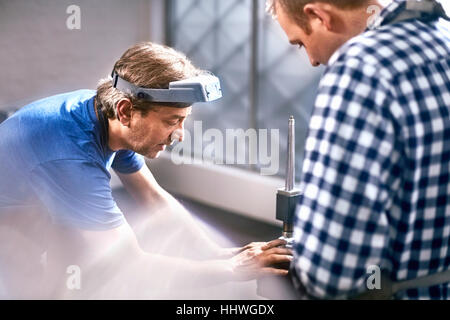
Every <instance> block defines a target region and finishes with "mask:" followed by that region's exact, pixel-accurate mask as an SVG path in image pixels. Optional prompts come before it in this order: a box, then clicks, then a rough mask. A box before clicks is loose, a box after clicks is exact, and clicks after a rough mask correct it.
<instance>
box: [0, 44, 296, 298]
mask: <svg viewBox="0 0 450 320" xmlns="http://www.w3.org/2000/svg"><path fill="white" fill-rule="evenodd" d="M198 77H200V78H201V79H206V80H207V81H209V80H211V76H210V75H202V72H201V71H200V70H198V69H197V68H195V67H194V66H193V65H192V64H191V62H190V61H189V60H188V59H187V58H186V57H185V56H184V55H183V54H181V53H179V52H176V51H175V50H173V49H171V48H168V47H165V46H161V45H157V44H153V43H140V44H137V45H135V46H133V47H131V48H130V49H128V50H127V51H126V52H125V53H124V55H123V56H122V57H121V58H120V59H119V60H118V61H117V62H116V64H115V66H114V72H113V75H112V79H111V78H108V79H106V80H103V81H101V83H100V84H99V86H98V88H97V90H96V91H92V90H80V91H75V92H70V93H65V94H61V95H57V96H53V97H50V98H46V99H43V100H40V101H37V102H34V103H32V104H30V105H28V106H26V107H24V108H22V109H21V110H19V111H18V112H17V113H16V114H14V115H13V116H12V117H10V118H9V119H8V120H6V121H5V122H3V123H2V124H1V126H0V137H1V139H0V220H1V222H0V228H1V230H2V231H1V232H0V238H1V241H0V249H1V250H0V254H1V255H2V256H1V257H2V258H1V259H0V261H1V262H2V265H1V266H0V270H1V272H2V275H3V276H4V282H6V283H7V285H8V286H9V293H10V296H9V297H12V298H14V297H31V298H34V297H61V296H65V294H66V293H67V290H68V289H70V288H72V287H73V286H72V287H71V286H67V281H66V280H68V279H67V278H68V274H67V273H66V272H68V271H67V270H69V271H70V270H72V269H73V270H79V271H80V272H82V273H83V277H82V279H81V280H82V283H83V288H84V290H81V291H79V292H77V293H78V294H80V295H81V296H82V297H92V296H94V297H102V296H103V297H111V296H114V294H116V293H117V294H118V295H117V296H118V297H121V298H127V295H124V294H122V295H121V294H120V293H123V292H124V291H122V290H123V284H124V283H126V284H127V288H128V289H127V292H129V293H132V296H133V297H135V296H138V297H139V293H138V291H137V290H138V289H137V288H141V289H142V291H139V292H141V293H142V296H141V297H145V296H146V295H145V294H144V292H145V293H148V292H149V291H151V290H153V291H158V289H159V288H167V287H169V288H172V287H181V288H192V286H197V285H207V284H217V283H223V282H226V281H230V280H245V279H252V278H255V277H258V276H259V275H261V274H265V273H270V274H273V273H274V274H285V273H287V271H286V270H281V269H278V268H274V264H277V263H278V262H280V263H282V262H286V261H290V259H291V258H292V257H291V255H290V251H289V250H286V249H283V248H277V246H279V245H280V244H282V243H283V242H281V241H279V240H276V241H273V242H270V243H268V244H265V243H253V244H250V245H248V246H246V247H244V248H234V249H222V248H219V247H218V246H217V245H216V244H214V243H213V242H212V241H211V240H210V239H209V238H208V237H207V236H206V235H205V234H204V232H203V231H202V229H201V228H199V227H198V226H197V225H196V223H194V220H193V219H192V218H191V217H190V216H189V214H188V212H186V211H185V210H184V208H183V207H182V206H181V205H180V204H179V203H178V202H177V201H176V200H175V199H174V198H173V197H172V196H171V195H170V194H168V193H167V192H166V191H164V190H163V189H162V188H161V187H160V186H159V185H158V183H157V182H156V181H155V179H154V178H153V176H152V174H151V173H150V171H149V169H148V168H147V166H146V165H145V164H144V159H143V156H146V157H148V158H155V157H157V156H158V154H159V153H160V152H161V151H162V150H164V149H165V147H166V146H167V145H169V144H170V143H171V142H172V139H173V138H174V136H175V135H176V134H177V133H178V135H177V136H176V138H177V139H182V129H183V125H184V121H185V119H186V118H187V117H188V116H189V114H190V112H191V106H190V105H191V104H192V102H195V101H200V100H196V99H198V96H193V95H192V90H191V91H190V89H192V88H190V89H189V88H188V89H186V90H184V91H183V89H181V90H175V91H172V90H170V88H169V84H171V83H174V82H175V84H177V83H178V84H179V85H180V86H181V87H182V86H183V83H181V84H180V83H179V82H177V81H182V80H189V81H194V80H195V79H197V80H198V79H199V78H198ZM202 77H203V78H202ZM205 77H206V78H205ZM213 80H214V79H213ZM199 81H200V80H199ZM200 84H201V83H200ZM207 84H208V83H207ZM209 85H213V87H204V88H203V89H205V92H201V93H203V94H205V96H206V100H208V99H214V98H217V97H218V96H219V95H218V93H217V92H216V93H214V90H218V87H217V83H214V81H213V83H211V84H209ZM214 86H215V87H214ZM214 94H215V95H214ZM110 168H112V169H114V170H115V172H116V173H117V174H118V176H119V177H120V179H121V180H122V182H123V184H124V186H125V187H126V189H127V190H128V191H129V192H130V194H131V195H132V196H133V197H134V198H135V199H136V201H137V202H138V203H139V204H140V207H141V208H142V209H141V211H142V212H143V213H142V215H143V218H142V219H141V221H142V222H141V225H140V226H139V228H140V229H142V231H143V232H144V233H146V234H147V236H150V238H149V239H150V240H147V242H150V246H149V247H150V248H152V250H151V251H152V253H147V252H144V251H143V250H142V249H141V246H140V244H139V243H138V241H137V239H136V236H135V234H134V233H133V230H132V229H131V228H130V226H129V225H128V223H127V221H126V219H125V217H124V215H123V214H122V212H121V210H120V209H119V207H118V206H117V205H116V202H115V200H114V198H113V196H112V193H111V188H110V178H111V175H110V173H109V169H110ZM192 183H193V184H195V181H193V182H192ZM149 230H150V231H149ZM161 230H164V233H159V235H158V236H157V235H156V231H161ZM149 232H150V234H149ZM175 233H178V240H177V242H176V243H172V244H171V245H170V247H168V249H166V250H161V247H163V246H165V244H166V243H167V238H168V239H172V238H173V237H174V234H175ZM179 248H187V249H186V250H187V251H190V252H191V253H194V254H197V253H199V252H200V251H204V253H205V254H203V255H200V257H201V258H202V259H205V258H209V259H210V260H206V261H205V260H201V261H200V260H188V259H186V258H185V257H184V256H183V254H175V253H176V252H177V250H178V249H179ZM167 255H176V256H177V257H171V258H169V257H167ZM197 258H199V257H197ZM39 262H41V264H39ZM70 266H75V268H69V269H68V267H70ZM41 267H42V268H41ZM78 268H79V269H78ZM114 279H116V280H117V279H120V281H116V282H115V284H114V285H112V284H111V281H113V280H114ZM168 283H170V285H168ZM108 285H109V291H108V292H107V293H105V290H106V289H104V288H105V286H108ZM75 287H76V286H75ZM100 288H103V289H102V290H100ZM100 292H103V295H102V294H101V293H100ZM71 293H72V292H69V294H71ZM156 297H158V295H156Z"/></svg>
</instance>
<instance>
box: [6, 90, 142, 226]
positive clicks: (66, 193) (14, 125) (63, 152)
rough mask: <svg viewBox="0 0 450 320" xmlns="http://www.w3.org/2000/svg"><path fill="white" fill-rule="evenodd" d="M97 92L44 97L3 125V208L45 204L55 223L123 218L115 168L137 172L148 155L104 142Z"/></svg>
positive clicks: (118, 221)
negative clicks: (114, 187)
mask: <svg viewBox="0 0 450 320" xmlns="http://www.w3.org/2000/svg"><path fill="white" fill-rule="evenodd" d="M95 95H96V91H92V90H79V91H75V92H70V93H65V94H61V95H56V96H53V97H49V98H46V99H43V100H39V101H36V102H34V103H31V104H29V105H27V106H25V107H24V108H22V109H21V110H19V111H18V112H17V113H15V114H14V115H13V116H12V117H10V118H9V119H7V120H6V121H5V122H3V123H2V124H1V125H0V212H1V211H2V208H7V209H11V208H12V209H14V208H16V207H17V208H22V210H26V208H27V207H28V206H31V207H34V206H41V207H44V208H45V209H46V210H47V211H48V213H49V214H50V215H51V218H52V221H53V222H54V223H57V224H61V225H65V226H70V227H75V228H80V229H85V230H108V229H111V228H115V227H117V226H119V225H121V224H122V223H123V221H124V216H123V214H122V212H121V211H120V209H119V208H118V207H117V205H116V202H115V201H114V199H113V197H112V193H111V187H110V179H111V175H110V173H109V169H110V168H113V169H114V170H116V171H117V172H120V173H133V172H136V171H138V170H140V169H141V168H142V166H143V164H144V159H143V157H142V156H140V155H137V154H135V153H134V152H132V151H129V150H120V151H117V152H113V151H111V150H110V149H109V148H108V146H104V145H102V139H101V127H100V123H99V121H98V119H97V117H96V114H95V110H94V98H95Z"/></svg>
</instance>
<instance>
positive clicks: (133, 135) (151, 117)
mask: <svg viewBox="0 0 450 320" xmlns="http://www.w3.org/2000/svg"><path fill="white" fill-rule="evenodd" d="M191 109H192V108H191V107H188V108H175V107H157V108H156V109H155V110H152V111H149V112H148V113H147V114H146V115H143V114H142V113H141V112H139V111H135V110H133V115H132V118H131V123H130V134H129V138H128V143H129V144H130V148H131V149H132V150H133V151H135V152H137V153H139V154H141V155H143V156H146V157H148V158H157V157H158V156H159V154H160V152H161V151H163V150H164V149H165V148H166V146H167V145H170V144H171V142H172V141H171V135H172V133H173V132H174V131H175V130H176V129H181V130H183V129H184V121H185V120H186V118H187V117H188V116H189V115H190V114H191Z"/></svg>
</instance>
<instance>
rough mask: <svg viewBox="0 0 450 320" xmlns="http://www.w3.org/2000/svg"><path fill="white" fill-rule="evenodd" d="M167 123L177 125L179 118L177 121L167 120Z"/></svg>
mask: <svg viewBox="0 0 450 320" xmlns="http://www.w3.org/2000/svg"><path fill="white" fill-rule="evenodd" d="M166 123H167V124H168V125H169V126H176V125H177V124H178V120H177V121H166Z"/></svg>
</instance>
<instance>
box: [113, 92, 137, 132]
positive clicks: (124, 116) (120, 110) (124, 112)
mask: <svg viewBox="0 0 450 320" xmlns="http://www.w3.org/2000/svg"><path fill="white" fill-rule="evenodd" d="M132 109H133V105H132V103H131V101H130V99H127V98H125V99H122V100H120V101H119V102H118V103H117V106H116V112H117V119H118V120H119V121H120V123H122V125H124V126H126V127H129V126H130V121H131V110H132Z"/></svg>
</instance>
